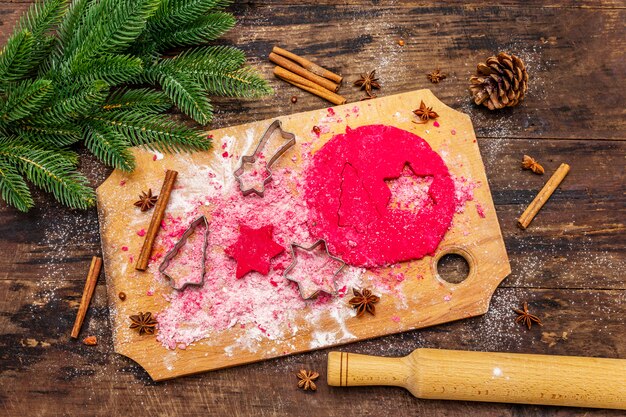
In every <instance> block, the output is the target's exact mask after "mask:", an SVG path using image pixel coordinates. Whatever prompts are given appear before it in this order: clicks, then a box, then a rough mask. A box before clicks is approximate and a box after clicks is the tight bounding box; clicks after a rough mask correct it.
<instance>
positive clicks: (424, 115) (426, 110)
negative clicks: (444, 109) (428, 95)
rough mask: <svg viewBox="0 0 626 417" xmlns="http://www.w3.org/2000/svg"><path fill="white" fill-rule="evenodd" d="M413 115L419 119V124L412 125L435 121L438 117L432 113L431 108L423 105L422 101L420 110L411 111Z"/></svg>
mask: <svg viewBox="0 0 626 417" xmlns="http://www.w3.org/2000/svg"><path fill="white" fill-rule="evenodd" d="M413 113H415V115H416V116H417V117H419V118H420V120H421V121H420V122H414V123H419V124H422V123H426V122H427V121H429V120H430V119H436V118H437V117H439V115H438V114H437V113H436V112H434V111H433V108H432V107H426V104H424V102H423V101H422V102H421V103H420V108H419V109H416V110H413Z"/></svg>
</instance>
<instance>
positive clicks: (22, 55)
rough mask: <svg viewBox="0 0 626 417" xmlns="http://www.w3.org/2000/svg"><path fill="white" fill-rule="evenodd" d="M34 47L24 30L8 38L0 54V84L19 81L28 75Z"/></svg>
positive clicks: (33, 42)
mask: <svg viewBox="0 0 626 417" xmlns="http://www.w3.org/2000/svg"><path fill="white" fill-rule="evenodd" d="M34 46H35V40H34V39H33V35H32V34H31V33H30V32H28V31H26V30H23V31H21V32H18V33H16V34H14V35H12V36H11V37H10V38H9V40H8V41H7V44H6V45H5V46H4V48H3V49H2V52H1V53H0V84H6V82H10V81H19V80H21V79H23V78H24V77H25V76H26V75H27V74H28V71H29V70H30V68H31V56H32V53H33V49H34ZM3 90H4V89H3Z"/></svg>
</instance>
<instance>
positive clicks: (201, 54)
mask: <svg viewBox="0 0 626 417" xmlns="http://www.w3.org/2000/svg"><path fill="white" fill-rule="evenodd" d="M161 63H162V64H163V65H168V66H170V67H172V68H174V69H176V70H179V71H187V70H189V69H203V70H211V71H212V72H222V71H234V70H236V69H239V68H241V67H242V65H244V64H245V63H246V56H245V54H244V53H243V51H242V50H241V49H237V48H234V47H232V46H205V47H200V48H192V49H188V50H186V51H184V52H182V53H181V54H180V55H178V56H176V57H174V58H170V59H164V60H162V61H161Z"/></svg>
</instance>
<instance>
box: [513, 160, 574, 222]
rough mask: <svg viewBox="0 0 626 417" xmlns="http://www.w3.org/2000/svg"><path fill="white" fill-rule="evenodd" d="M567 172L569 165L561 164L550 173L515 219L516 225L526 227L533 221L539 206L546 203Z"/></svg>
mask: <svg viewBox="0 0 626 417" xmlns="http://www.w3.org/2000/svg"><path fill="white" fill-rule="evenodd" d="M568 172H569V165H567V164H561V166H560V167H559V168H558V169H557V170H556V171H555V172H554V174H552V177H550V179H549V180H548V182H546V184H545V185H544V186H543V188H542V189H541V191H539V194H537V196H536V197H535V199H534V200H533V201H532V203H530V205H529V206H528V208H527V209H526V210H525V211H524V213H522V215H521V216H520V218H519V220H518V221H517V225H518V226H519V227H521V228H522V229H526V228H527V227H528V225H529V224H530V222H532V221H533V219H534V218H535V216H536V215H537V213H538V212H539V210H540V209H541V207H543V205H544V204H546V201H548V199H549V198H550V196H551V195H552V193H553V192H554V190H556V189H557V187H558V186H559V184H561V182H562V181H563V179H564V178H565V176H566V175H567V173H568Z"/></svg>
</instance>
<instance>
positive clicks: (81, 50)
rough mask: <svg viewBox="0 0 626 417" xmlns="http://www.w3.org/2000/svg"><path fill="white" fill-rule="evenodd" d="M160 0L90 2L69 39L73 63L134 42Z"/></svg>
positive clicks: (114, 50) (117, 49)
mask: <svg viewBox="0 0 626 417" xmlns="http://www.w3.org/2000/svg"><path fill="white" fill-rule="evenodd" d="M160 1H161V0H101V1H99V2H95V1H94V2H90V3H89V4H88V6H87V10H86V13H85V17H84V19H83V20H82V21H81V25H79V26H77V30H76V32H75V36H73V39H72V40H71V41H70V42H69V45H68V52H70V53H71V59H70V62H72V66H74V65H77V64H80V63H81V62H85V61H86V60H89V59H92V58H94V57H97V56H100V55H102V54H106V53H111V54H112V53H118V52H121V51H123V50H124V49H125V48H127V47H128V46H129V45H130V44H132V43H133V42H134V41H135V39H136V38H137V37H138V36H139V35H140V34H141V32H142V31H143V30H144V28H145V26H146V21H147V19H148V18H149V17H150V16H151V15H152V14H153V13H154V11H155V10H156V8H157V7H158V5H159V3H160Z"/></svg>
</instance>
